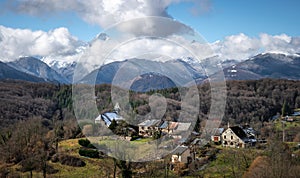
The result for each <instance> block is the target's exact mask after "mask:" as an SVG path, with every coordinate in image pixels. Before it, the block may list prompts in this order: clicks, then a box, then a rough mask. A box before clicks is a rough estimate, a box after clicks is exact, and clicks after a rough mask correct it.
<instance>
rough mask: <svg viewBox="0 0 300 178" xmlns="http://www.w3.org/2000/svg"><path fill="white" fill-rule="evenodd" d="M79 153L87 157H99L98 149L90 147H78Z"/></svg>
mask: <svg viewBox="0 0 300 178" xmlns="http://www.w3.org/2000/svg"><path fill="white" fill-rule="evenodd" d="M79 155H80V156H85V157H89V158H100V156H99V152H98V150H91V149H82V148H81V149H79Z"/></svg>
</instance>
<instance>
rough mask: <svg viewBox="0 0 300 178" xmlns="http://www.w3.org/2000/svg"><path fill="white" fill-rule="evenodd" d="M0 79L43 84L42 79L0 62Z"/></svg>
mask: <svg viewBox="0 0 300 178" xmlns="http://www.w3.org/2000/svg"><path fill="white" fill-rule="evenodd" d="M0 79H1V80H5V79H14V80H24V81H30V82H45V80H44V79H42V78H39V77H36V76H33V75H30V74H27V73H25V72H22V71H19V70H16V69H15V68H13V67H10V66H9V65H7V64H6V63H3V62H0Z"/></svg>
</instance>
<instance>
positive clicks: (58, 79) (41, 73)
mask: <svg viewBox="0 0 300 178" xmlns="http://www.w3.org/2000/svg"><path fill="white" fill-rule="evenodd" d="M8 65H9V66H11V67H13V68H15V69H16V70H18V71H21V72H24V73H27V74H30V75H33V76H36V77H38V78H42V79H44V80H45V81H47V82H54V83H70V82H69V81H68V80H67V79H66V78H65V76H63V75H62V74H59V73H58V72H56V71H55V70H54V69H52V68H51V67H49V66H48V65H47V64H46V63H44V62H42V61H41V60H39V59H37V58H34V57H21V58H19V59H18V60H16V61H13V62H9V63H8Z"/></svg>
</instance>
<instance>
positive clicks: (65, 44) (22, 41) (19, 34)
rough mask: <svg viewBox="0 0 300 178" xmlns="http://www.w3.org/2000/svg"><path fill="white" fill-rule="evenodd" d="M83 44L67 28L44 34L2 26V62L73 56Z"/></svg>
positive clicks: (0, 38)
mask: <svg viewBox="0 0 300 178" xmlns="http://www.w3.org/2000/svg"><path fill="white" fill-rule="evenodd" d="M82 44H83V43H82V42H81V41H79V40H78V39H77V38H76V37H74V36H72V35H71V34H70V33H69V31H68V29H66V28H57V29H54V30H51V31H48V32H44V31H31V30H28V29H13V28H7V27H4V26H0V49H1V53H0V59H1V60H2V61H9V60H14V59H16V58H18V57H19V56H72V55H75V54H76V49H77V48H78V47H79V46H81V45H82Z"/></svg>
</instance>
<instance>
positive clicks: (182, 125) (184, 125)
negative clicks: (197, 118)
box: [171, 122, 192, 139]
mask: <svg viewBox="0 0 300 178" xmlns="http://www.w3.org/2000/svg"><path fill="white" fill-rule="evenodd" d="M191 125H192V124H191V123H189V122H178V123H177V127H176V128H174V129H173V132H172V133H171V135H172V136H173V137H174V138H178V139H182V137H186V136H187V135H186V134H188V135H190V132H189V129H190V127H191Z"/></svg>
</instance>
